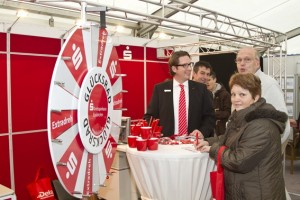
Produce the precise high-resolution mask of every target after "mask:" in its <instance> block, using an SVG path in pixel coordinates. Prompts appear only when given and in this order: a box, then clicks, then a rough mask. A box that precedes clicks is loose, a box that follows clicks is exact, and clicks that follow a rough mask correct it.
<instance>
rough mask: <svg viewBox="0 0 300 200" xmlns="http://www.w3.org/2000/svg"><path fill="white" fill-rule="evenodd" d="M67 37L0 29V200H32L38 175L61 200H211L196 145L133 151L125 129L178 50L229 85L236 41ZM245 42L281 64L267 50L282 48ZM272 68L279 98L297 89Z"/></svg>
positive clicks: (79, 32)
mask: <svg viewBox="0 0 300 200" xmlns="http://www.w3.org/2000/svg"><path fill="white" fill-rule="evenodd" d="M102 17H103V16H102ZM104 21H105V20H104ZM218 21H219V20H218ZM219 22H220V21H219ZM228 24H229V23H228ZM233 26H235V25H233ZM251 26H255V25H253V24H251ZM208 29H209V28H208ZM208 29H207V30H208ZM262 29H263V28H262ZM267 31H270V30H267ZM192 32H193V31H192ZM204 32H205V31H204ZM216 32H218V31H216ZM249 32H250V31H249ZM255 32H257V31H255ZM271 32H272V31H271ZM274 33H276V34H279V36H281V33H277V32H274ZM49 34H51V33H49ZM259 34H262V35H264V34H265V35H269V32H268V33H265V32H264V31H262V32H260V33H259ZM67 35H68V36H66V37H62V38H53V37H42V36H34V35H26V34H17V33H11V32H10V31H7V32H0V63H1V64H0V91H2V92H1V95H0V110H1V112H0V119H1V124H0V157H1V165H0V199H2V198H3V199H7V198H11V199H16V198H17V199H22V200H30V196H29V192H28V185H29V184H30V183H32V182H33V181H34V180H35V178H36V177H37V176H38V175H41V176H44V177H49V178H50V179H51V181H52V186H53V188H54V190H55V191H54V192H55V196H56V197H57V198H58V199H60V197H59V196H60V195H61V194H62V193H64V194H65V193H66V195H70V198H74V199H96V198H104V199H110V200H115V199H116V200H131V199H138V198H141V199H144V200H150V199H151V200H154V199H156V200H175V199H178V200H182V199H200V200H207V199H211V195H212V194H211V188H210V178H209V174H210V172H211V171H213V170H215V163H214V161H213V160H212V159H210V158H209V155H208V154H206V153H200V152H199V151H195V150H194V148H193V145H192V143H190V144H182V143H176V144H175V145H174V144H172V145H171V144H158V147H156V148H157V149H155V150H154V151H150V150H147V151H139V150H137V149H136V148H130V147H129V146H128V145H127V137H128V136H129V135H130V134H131V129H130V124H132V123H136V122H139V121H141V119H142V118H143V115H144V113H145V111H146V108H147V105H148V104H149V101H150V98H151V95H152V92H153V88H154V86H155V84H157V83H160V82H163V81H165V80H168V79H171V78H172V77H171V75H170V73H169V67H168V59H169V57H170V55H171V54H172V53H173V52H174V51H176V50H186V51H188V52H189V53H190V54H191V55H192V61H193V62H196V61H198V60H199V59H200V57H201V59H203V60H207V61H209V62H211V63H212V65H213V66H215V68H214V70H215V71H216V72H217V73H219V74H223V75H224V76H223V77H221V78H220V82H224V83H227V82H228V79H229V75H230V74H232V73H233V72H234V71H235V63H234V57H235V53H236V51H237V49H238V48H239V47H240V44H239V45H237V46H235V45H232V43H231V42H232V41H234V39H231V38H230V39H229V40H228V41H227V42H226V44H225V43H224V41H217V42H213V41H212V40H211V41H210V42H211V43H210V42H207V41H203V43H202V44H200V43H199V41H201V40H202V39H203V38H202V37H199V36H198V35H189V36H185V37H179V38H172V39H169V40H160V39H159V37H155V38H152V39H145V38H137V37H132V36H116V35H114V34H109V33H108V32H107V30H106V29H105V27H98V26H95V25H94V24H93V23H91V24H88V25H85V26H83V25H81V26H76V27H75V28H74V27H73V29H72V31H68V34H67ZM220 35H222V32H221V31H220ZM265 35H264V36H265ZM206 36H210V37H215V36H213V35H209V34H208V35H206ZM229 36H230V37H231V36H232V35H230V34H229ZM276 36H278V35H276ZM220 37H221V36H217V37H215V38H218V39H220ZM224 37H225V36H224ZM245 38H246V36H239V37H237V41H238V42H239V43H242V44H243V45H245V44H251V45H255V44H257V45H261V46H259V48H260V49H263V48H269V49H268V50H270V52H269V51H268V53H267V54H266V55H267V56H266V57H265V58H264V60H263V62H262V65H265V66H269V63H270V59H271V60H272V61H273V60H274V59H276V60H278V59H279V61H281V59H282V57H284V56H282V53H283V52H284V49H282V48H280V51H279V54H280V56H279V57H278V55H279V54H278V52H276V53H274V54H273V53H272V52H271V50H275V49H276V48H278V47H280V45H279V44H278V43H276V44H271V43H270V42H269V41H265V40H264V41H259V39H257V38H256V37H254V38H251V39H245ZM221 39H222V38H221ZM226 39H228V38H226ZM272 39H273V36H272ZM241 40H244V41H242V42H241ZM229 43H230V44H229ZM220 45H224V46H225V50H222V48H221V46H220ZM217 47H220V48H219V49H217ZM222 47H223V46H222ZM284 48H285V47H284ZM222 52H223V54H225V55H223V54H222ZM274 52H275V51H274ZM221 54H222V55H221ZM211 55H214V56H215V57H214V58H213V59H212V58H211ZM218 56H222V58H221V57H218ZM265 62H266V64H265ZM273 63H277V62H273ZM275 65H276V64H274V65H273V66H272V68H269V67H268V68H267V67H265V68H266V70H268V72H270V73H274V71H275V69H277V67H279V68H278V69H282V68H284V69H285V72H284V73H281V74H279V75H278V77H277V78H278V80H279V81H282V83H283V85H284V87H283V88H282V89H283V90H284V92H285V93H287V92H290V93H292V92H294V91H291V90H292V89H291V88H289V87H286V86H287V84H286V82H287V81H288V80H287V78H286V76H287V74H286V71H287V70H286V66H285V65H282V63H280V66H275ZM82 66H84V67H82ZM272 70H273V71H272ZM280 72H281V71H280ZM283 76H285V78H283V79H282V77H283ZM291 77H292V76H290V78H291ZM293 78H294V77H293ZM295 79H296V78H295ZM295 79H293V80H295ZM294 83H295V82H293V84H294ZM297 83H298V81H297ZM293 95H294V96H295V97H296V95H295V94H294V93H293ZM289 103H290V106H292V105H293V102H289ZM291 109H292V110H294V108H291ZM291 112H292V113H290V117H291V118H292V117H294V115H295V113H293V111H291ZM103 113H104V114H103ZM102 115H104V117H103V116H102ZM104 118H105V119H104ZM99 121H100V122H99ZM99 123H100V128H99ZM103 127H104V128H103ZM148 148H149V147H148ZM183 171H184V173H182V172H183ZM58 187H59V189H58ZM1 195H2V196H1ZM63 198H64V197H61V199H63Z"/></svg>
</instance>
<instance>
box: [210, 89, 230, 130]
mask: <svg viewBox="0 0 300 200" xmlns="http://www.w3.org/2000/svg"><path fill="white" fill-rule="evenodd" d="M213 107H214V109H215V115H216V127H215V133H216V134H217V135H223V134H224V133H225V130H226V123H227V120H228V118H229V116H230V114H231V98H230V94H229V92H228V91H227V90H226V89H225V87H224V86H223V85H221V88H220V89H219V90H217V91H216V92H215V94H214V100H213Z"/></svg>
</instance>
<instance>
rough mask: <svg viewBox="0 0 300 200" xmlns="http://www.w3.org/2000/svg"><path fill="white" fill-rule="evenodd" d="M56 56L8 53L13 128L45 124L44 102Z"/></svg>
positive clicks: (37, 126) (45, 126)
mask: <svg viewBox="0 0 300 200" xmlns="http://www.w3.org/2000/svg"><path fill="white" fill-rule="evenodd" d="M55 62H56V58H49V57H41V56H40V57H39V56H35V57H34V56H23V55H12V56H11V81H12V83H11V86H12V92H11V94H12V126H13V127H12V128H13V131H14V132H16V131H26V130H36V129H45V128H47V104H48V94H49V88H50V81H51V77H52V72H53V69H54V65H55Z"/></svg>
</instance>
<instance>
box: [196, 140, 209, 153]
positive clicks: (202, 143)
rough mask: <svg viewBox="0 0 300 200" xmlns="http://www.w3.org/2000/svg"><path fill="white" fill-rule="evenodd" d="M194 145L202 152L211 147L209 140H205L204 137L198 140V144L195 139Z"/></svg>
mask: <svg viewBox="0 0 300 200" xmlns="http://www.w3.org/2000/svg"><path fill="white" fill-rule="evenodd" d="M194 147H195V149H196V150H197V151H201V152H209V149H210V146H209V144H208V142H207V141H204V140H203V139H201V140H198V144H197V141H195V142H194ZM207 149H208V150H207Z"/></svg>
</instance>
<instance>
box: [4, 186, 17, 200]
mask: <svg viewBox="0 0 300 200" xmlns="http://www.w3.org/2000/svg"><path fill="white" fill-rule="evenodd" d="M9 198H10V199H12V200H17V197H16V194H15V191H13V190H12V189H10V188H8V187H5V186H4V185H1V184H0V200H5V199H9Z"/></svg>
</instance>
